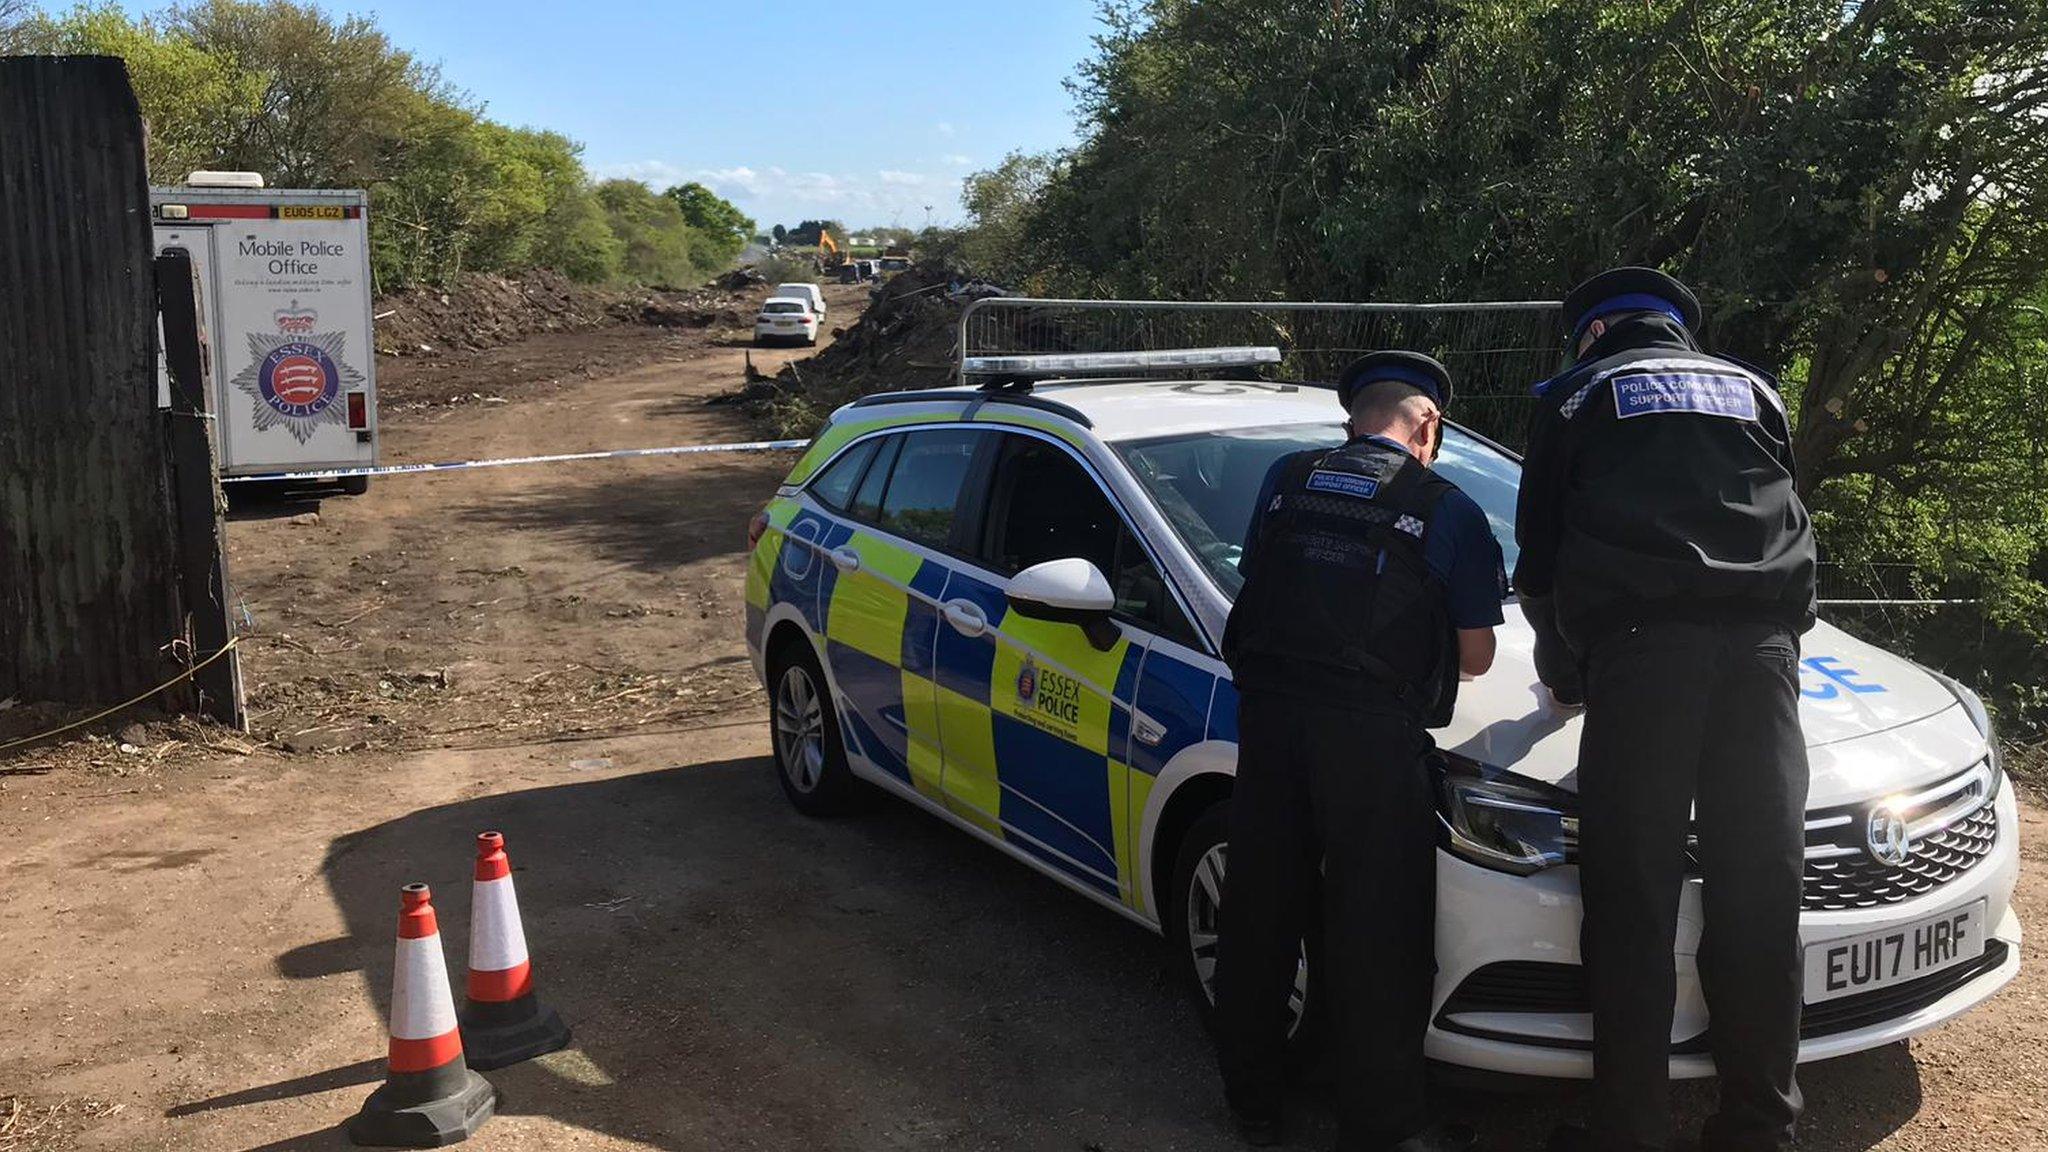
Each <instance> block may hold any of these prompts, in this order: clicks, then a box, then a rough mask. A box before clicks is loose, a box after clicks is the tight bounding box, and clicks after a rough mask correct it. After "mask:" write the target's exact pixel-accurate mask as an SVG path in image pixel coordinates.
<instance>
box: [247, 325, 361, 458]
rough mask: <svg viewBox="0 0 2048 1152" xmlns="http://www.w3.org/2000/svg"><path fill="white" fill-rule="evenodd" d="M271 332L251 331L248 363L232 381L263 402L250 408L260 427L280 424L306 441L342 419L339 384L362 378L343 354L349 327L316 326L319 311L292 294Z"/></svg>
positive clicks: (260, 428) (259, 428) (346, 383)
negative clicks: (303, 305) (304, 305)
mask: <svg viewBox="0 0 2048 1152" xmlns="http://www.w3.org/2000/svg"><path fill="white" fill-rule="evenodd" d="M275 320H276V322H277V332H276V333H275V334H270V333H261V332H251V333H249V364H248V366H247V367H245V368H243V369H242V370H241V371H240V372H237V373H236V374H235V376H234V385H235V387H237V388H240V389H241V390H242V391H244V392H246V393H248V394H249V395H250V396H252V397H254V398H255V399H257V400H258V401H261V404H260V405H259V406H257V407H255V408H254V409H253V412H254V418H253V420H252V423H253V424H254V425H255V427H256V430H257V431H258V432H266V431H268V430H270V429H272V428H275V427H277V426H278V425H279V424H283V425H284V427H285V430H286V431H288V432H290V433H291V434H292V436H293V437H294V438H295V439H297V440H298V442H299V443H301V444H304V443H305V442H306V441H307V440H308V439H310V438H311V437H312V435H313V430H314V429H315V428H317V427H319V426H320V425H322V424H341V423H342V422H343V421H344V418H345V417H344V413H343V411H342V409H341V408H339V407H337V406H336V404H335V401H336V400H338V399H340V397H341V393H342V390H343V389H344V388H346V387H350V386H353V385H356V384H359V383H361V382H362V379H363V374H362V373H360V372H358V371H356V370H355V369H354V368H352V367H350V366H349V365H348V363H347V362H346V361H345V360H343V359H342V357H343V355H344V352H345V349H346V346H347V343H348V333H347V332H317V331H314V329H316V328H317V327H319V313H317V312H315V311H314V310H312V309H310V308H300V307H299V306H298V301H296V300H294V301H293V302H292V306H291V307H289V308H280V309H278V311H277V312H276V314H275Z"/></svg>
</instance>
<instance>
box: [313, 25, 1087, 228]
mask: <svg viewBox="0 0 2048 1152" xmlns="http://www.w3.org/2000/svg"><path fill="white" fill-rule="evenodd" d="M321 2H322V6H323V7H325V8H326V9H328V10H329V11H330V12H334V13H362V14H365V15H371V16H374V17H375V18H376V20H377V22H378V23H379V24H380V25H381V26H382V27H383V28H384V29H385V31H386V32H388V33H389V34H390V35H391V38H392V40H393V41H394V42H395V43H396V44H397V45H399V46H400V47H402V48H405V49H407V50H409V51H411V52H413V53H415V54H416V55H418V56H420V57H422V58H424V59H427V60H433V61H438V62H439V63H440V65H441V67H442V70H443V72H444V73H445V75H446V76H447V77H448V79H450V80H452V81H453V82H454V83H455V84H457V85H458V86H460V87H462V88H464V89H466V90H468V91H469V92H470V93H471V95H473V96H474V97H476V98H477V99H479V100H482V101H483V102H484V103H485V104H486V105H487V111H488V113H489V114H490V115H491V116H492V117H494V118H495V119H498V120H502V121H505V122H507V123H511V124H523V125H532V126H535V127H544V128H552V129H555V130H557V131H560V132H563V133H566V134H567V135H569V136H571V137H573V138H574V139H577V140H580V141H582V142H583V145H584V154H583V158H584V163H585V164H586V165H587V166H588V167H589V168H590V170H591V171H592V172H593V173H594V174H596V175H597V176H599V177H609V176H630V177H635V178H639V179H644V180H646V181H648V182H649V183H650V184H653V185H654V186H655V187H656V188H661V187H665V186H666V185H668V184H671V183H678V182H681V181H683V180H698V181H701V182H703V183H705V184H707V185H709V186H710V187H711V188H713V189H714V190H716V191H717V192H719V193H720V194H721V195H723V196H725V197H727V198H728V199H730V200H732V201H733V202H734V203H736V204H738V205H739V206H740V207H741V208H742V209H743V210H745V211H746V213H747V214H748V215H750V216H752V217H754V218H755V220H756V221H758V222H759V223H760V225H761V227H762V228H763V229H766V228H767V227H769V226H770V225H772V224H775V223H778V222H780V223H784V224H795V223H796V222H797V221H799V220H801V219H804V218H806V217H813V218H830V219H840V220H844V221H845V222H846V223H847V224H849V225H851V226H854V227H860V226H862V225H886V224H901V225H903V226H905V227H910V228H916V227H921V226H922V225H923V224H924V223H925V219H926V215H925V205H930V206H931V219H932V220H933V221H934V222H948V221H953V220H957V219H958V218H959V216H960V215H961V209H960V196H959V193H960V178H961V177H962V176H964V175H965V174H967V173H968V172H971V171H974V170H975V169H977V168H985V167H989V166H990V165H992V164H994V163H995V162H996V161H998V160H1000V159H1001V158H1002V157H1003V154H1004V153H1006V152H1008V151H1010V150H1012V149H1018V148H1021V149H1025V150H1027V151H1038V150H1042V149H1047V148H1057V147H1061V146H1064V145H1066V144H1068V143H1070V142H1071V141H1072V140H1073V117H1072V110H1073V102H1072V99H1071V98H1070V97H1069V96H1068V94H1067V92H1066V90H1065V89H1064V88H1063V87H1062V81H1064V80H1065V79H1067V78H1068V77H1069V76H1071V75H1072V74H1073V70H1074V65H1075V64H1077V63H1078V62H1079V61H1081V60H1082V59H1083V58H1084V57H1086V56H1087V55H1088V54H1089V52H1090V48H1091V44H1090V40H1089V37H1090V36H1092V35H1093V34H1094V33H1095V32H1097V31H1098V30H1099V28H1100V25H1099V23H1098V21H1097V18H1096V7H1095V3H1094V0H1022V2H1018V0H1009V2H1002V0H951V2H939V0H875V2H870V3H844V2H835V0H816V2H812V3H805V2H804V0H783V2H779V3H777V2H768V3H761V2H758V0H757V2H751V3H750V2H748V0H728V2H726V3H708V2H697V0H691V2H687V3H673V4H658V3H654V2H652V0H648V2H643V3H624V2H614V0H580V2H576V3H568V4H564V3H560V2H551V3H540V2H538V0H492V2H489V3H481V2H476V0H404V2H391V3H377V2H365V0H354V2H350V0H321Z"/></svg>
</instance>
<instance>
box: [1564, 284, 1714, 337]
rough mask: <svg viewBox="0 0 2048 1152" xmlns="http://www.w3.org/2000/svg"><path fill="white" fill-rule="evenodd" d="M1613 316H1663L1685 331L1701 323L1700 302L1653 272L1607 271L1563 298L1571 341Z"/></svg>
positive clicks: (1690, 291)
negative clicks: (1677, 323)
mask: <svg viewBox="0 0 2048 1152" xmlns="http://www.w3.org/2000/svg"><path fill="white" fill-rule="evenodd" d="M1614 312H1662V313H1664V314H1665V315H1667V316H1669V317H1671V318H1672V319H1673V320H1676V321H1678V322H1679V323H1680V324H1683V325H1685V326H1686V327H1687V328H1688V329H1691V328H1697V327H1699V323H1700V302H1699V298H1698V297H1696V296H1694V295H1693V294H1692V289H1690V288H1687V287H1686V286H1685V285H1683V284H1680V283H1679V282H1678V281H1676V280H1674V279H1672V278H1671V277H1669V276H1666V275H1665V274H1664V273H1662V272H1659V271H1657V270H1656V269H1655V268H1610V269H1608V270H1607V271H1605V272H1602V273H1601V274H1599V275H1598V276H1595V277H1593V278H1592V279H1591V280H1588V281H1586V282H1585V283H1584V284H1581V285H1579V286H1578V287H1577V288H1574V289H1572V291H1571V295H1569V296H1566V297H1565V298H1564V319H1565V323H1566V324H1567V325H1569V326H1570V327H1571V330H1572V335H1573V336H1574V337H1576V336H1578V334H1579V333H1581V332H1583V331H1585V330H1586V325H1588V324H1590V323H1592V322H1593V321H1595V320H1598V319H1599V318H1600V317H1602V316H1606V315H1609V314H1610V313H1614Z"/></svg>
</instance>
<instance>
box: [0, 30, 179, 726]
mask: <svg viewBox="0 0 2048 1152" xmlns="http://www.w3.org/2000/svg"><path fill="white" fill-rule="evenodd" d="M142 131H143V129H142V121H141V118H140V115H139V113H138V111H137V109H136V105H135V96H134V93H133V92H132V91H131V90H130V88H129V86H128V75H127V70H126V68H125V66H124V65H123V64H122V62H121V61H120V60H119V59H116V58H112V57H83V58H82V57H14V58H9V59H4V60H0V699H5V698H7V697H20V698H23V699H27V700H59V701H77V702H90V703H100V702H111V701H116V700H121V699H125V698H127V697H129V696H132V695H135V694H137V693H139V692H143V691H146V690H148V689H149V688H151V687H153V686H155V685H156V684H159V683H161V682H163V681H164V680H166V679H168V678H170V676H172V675H175V674H176V673H177V672H179V671H181V670H182V669H183V668H184V667H185V666H186V662H185V661H186V658H187V657H189V652H185V651H183V650H182V649H183V648H184V644H183V641H184V636H185V633H184V627H183V621H182V618H181V613H180V607H179V604H178V598H177V571H178V559H177V541H176V538H175V535H174V528H173V518H172V515H171V504H170V490H169V485H168V479H167V474H166V467H165V460H166V457H165V434H164V425H163V419H162V417H161V416H160V415H159V413H158V410H157V404H156V378H155V359H154V324H155V315H156V300H155V279H154V275H153V273H152V269H151V256H152V253H151V242H150V220H149V192H148V179H147V174H146V170H145V164H144V158H143V137H142ZM179 691H180V692H182V693H189V688H184V687H181V688H180V690H179ZM165 702H166V703H173V704H180V703H183V698H181V697H180V696H178V695H173V696H171V697H170V698H169V699H168V700H166V701H165Z"/></svg>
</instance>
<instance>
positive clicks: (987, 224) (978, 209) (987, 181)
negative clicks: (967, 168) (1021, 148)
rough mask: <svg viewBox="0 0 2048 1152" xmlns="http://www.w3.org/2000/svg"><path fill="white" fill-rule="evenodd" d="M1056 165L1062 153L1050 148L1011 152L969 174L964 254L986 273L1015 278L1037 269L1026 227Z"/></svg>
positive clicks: (963, 190)
mask: <svg viewBox="0 0 2048 1152" xmlns="http://www.w3.org/2000/svg"><path fill="white" fill-rule="evenodd" d="M1057 166H1058V161H1057V159H1056V158H1055V157H1053V156H1051V155H1048V154H1044V153H1040V154H1037V155H1032V154H1027V153H1024V152H1012V153H1010V154H1009V155H1008V156H1005V157H1003V161H1002V163H1000V164H998V165H996V166H995V167H994V168H991V169H988V170H987V171H983V172H975V173H972V174H971V175H969V176H968V177H967V178H966V180H965V181H963V184H962V188H961V195H960V199H961V202H962V203H963V204H965V205H966V208H967V221H968V225H967V228H966V230H965V233H964V235H963V237H962V240H961V244H960V250H959V256H960V258H961V259H962V260H964V261H966V262H967V263H968V264H969V265H970V266H972V267H974V268H975V269H976V270H977V271H979V272H981V273H982V274H983V275H986V276H992V277H996V278H998V279H1016V278H1019V277H1023V276H1027V275H1028V274H1029V273H1030V272H1032V271H1033V270H1034V269H1033V268H1032V267H1031V265H1032V261H1031V260H1030V259H1029V257H1028V253H1027V246H1026V244H1025V228H1026V224H1027V222H1028V220H1029V217H1030V212H1031V209H1032V207H1033V206H1034V205H1035V204H1037V203H1038V199H1039V197H1040V195H1042V194H1043V193H1044V191H1045V186H1046V183H1047V182H1048V181H1049V180H1051V179H1052V176H1053V174H1054V172H1055V171H1056V170H1057Z"/></svg>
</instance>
